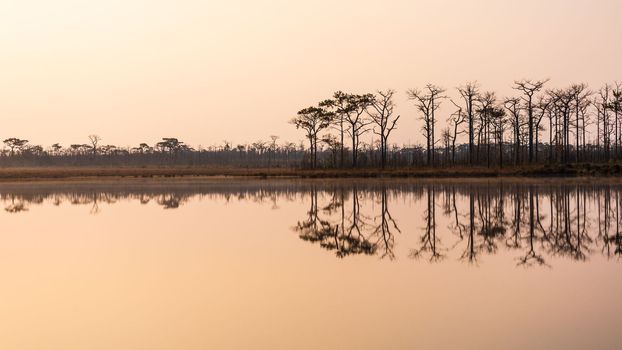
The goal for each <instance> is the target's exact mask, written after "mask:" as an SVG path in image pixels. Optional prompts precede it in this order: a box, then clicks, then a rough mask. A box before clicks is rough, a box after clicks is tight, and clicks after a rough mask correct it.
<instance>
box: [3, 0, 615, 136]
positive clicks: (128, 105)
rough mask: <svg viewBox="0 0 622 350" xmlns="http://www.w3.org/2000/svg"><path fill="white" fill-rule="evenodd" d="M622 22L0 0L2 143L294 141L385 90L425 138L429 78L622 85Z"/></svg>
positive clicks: (600, 4)
mask: <svg viewBox="0 0 622 350" xmlns="http://www.w3.org/2000/svg"><path fill="white" fill-rule="evenodd" d="M621 14H622V1H620V0H591V1H587V0H539V1H536V0H523V1H509V0H506V1H502V0H497V1H492V0H489V1H486V0H469V1H465V0H435V1H430V0H428V1H421V0H408V1H406V0H404V1H401V0H384V1H369V0H314V1H292V0H290V1H277V0H274V1H265V0H264V1H262V0H226V1H225V0H221V1H214V0H206V1H188V0H187V1H180V0H177V1H164V0H159V1H158V0H107V1H84V0H55V1H49V0H40V1H33V0H0V120H2V123H1V124H0V138H2V139H4V138H6V137H13V136H15V137H21V138H27V139H29V140H32V141H33V142H34V143H37V144H43V145H44V146H47V145H49V144H51V143H53V142H57V141H60V142H61V143H63V144H64V145H68V144H70V143H83V142H85V141H86V136H87V135H88V134H91V133H97V134H99V135H100V136H102V137H103V138H104V141H103V142H104V143H112V144H117V145H133V144H136V143H138V142H148V143H153V142H155V141H157V140H158V139H159V138H160V137H178V138H180V139H182V140H184V141H187V142H188V143H190V144H192V145H199V144H202V145H211V144H215V143H221V141H222V140H224V139H227V140H231V141H233V142H236V143H239V142H245V141H251V142H252V141H256V140H258V139H268V137H269V135H273V134H274V135H279V136H281V138H282V139H288V140H291V141H298V140H300V139H302V138H303V134H302V133H301V132H299V131H297V130H295V129H294V128H293V127H292V126H291V125H289V124H287V121H288V120H289V119H290V118H291V117H292V116H294V115H295V113H296V111H298V110H299V109H301V108H303V107H306V106H308V105H312V104H315V103H316V102H317V101H318V100H321V99H324V98H327V97H329V96H330V95H331V94H332V92H333V91H335V90H344V91H349V92H357V93H363V92H370V91H374V90H377V89H386V88H394V89H396V90H397V91H398V93H399V94H398V96H397V101H396V102H397V103H398V107H399V113H401V114H402V119H403V122H402V123H401V124H400V126H399V129H398V130H397V131H396V133H395V138H394V141H396V142H400V143H402V142H409V141H419V140H420V139H421V137H420V136H419V135H420V132H419V130H418V128H419V124H420V123H419V122H417V121H416V112H415V109H414V108H413V107H411V106H410V105H409V103H408V101H407V100H406V96H405V93H404V92H405V90H406V89H408V88H412V87H419V86H423V85H424V84H425V83H426V82H433V83H436V84H439V85H442V86H444V87H447V88H451V89H452V90H453V87H455V86H456V85H459V84H462V83H464V82H465V81H469V80H477V81H479V82H480V83H481V85H482V87H483V88H486V89H493V90H496V91H498V92H499V93H500V94H501V95H503V94H507V93H511V89H510V88H509V87H510V85H511V83H512V81H513V80H514V79H520V78H524V77H528V78H545V77H546V78H551V79H552V80H551V84H550V86H551V87H552V86H562V85H566V84H567V83H570V82H587V83H590V84H591V85H594V86H598V85H600V84H602V83H604V82H612V81H614V80H620V79H622V74H621V73H622V68H621V66H620V62H621V56H622V45H621V44H620V41H621V38H622V26H621V25H620V16H621ZM451 93H452V94H453V91H451ZM441 119H445V116H442V117H441ZM439 134H440V133H439Z"/></svg>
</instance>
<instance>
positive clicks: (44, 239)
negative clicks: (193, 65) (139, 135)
mask: <svg viewBox="0 0 622 350" xmlns="http://www.w3.org/2000/svg"><path fill="white" fill-rule="evenodd" d="M621 194H622V184H621V183H620V182H619V181H617V180H602V181H598V180H596V181H590V182H589V183H588V182H585V181H582V180H576V179H574V180H564V179H546V180H534V179H528V180H510V179H506V180H451V181H450V180H442V181H433V180H405V179H401V180H352V181H348V180H343V181H333V182H330V183H327V182H325V181H304V180H267V181H258V180H257V181H255V180H252V181H251V180H244V181H238V180H207V181H203V180H179V181H138V180H135V181H123V182H117V183H113V182H106V181H99V182H75V183H71V182H50V183H36V184H34V183H31V184H25V183H22V184H3V185H0V205H1V206H2V208H4V210H3V211H2V212H1V213H0V216H1V217H2V222H3V227H4V230H3V232H2V233H0V273H1V274H2V275H3V276H4V283H5V286H6V288H3V289H2V290H1V291H0V311H3V313H4V314H9V313H10V314H11V315H16V316H15V317H12V318H11V319H8V318H0V329H2V331H0V347H1V348H7V349H11V348H20V349H37V348H42V347H43V348H51V349H80V348H90V349H99V348H101V349H109V348H133V349H136V348H149V349H170V348H179V347H182V348H185V349H204V348H232V349H240V348H261V347H269V348H283V349H286V348H308V349H317V348H344V347H347V348H369V349H376V348H395V349H410V348H414V347H422V348H441V349H442V348H472V349H487V348H489V349H498V348H509V349H519V348H521V349H522V348H529V349H550V348H565V349H584V348H599V349H614V348H616V344H617V341H618V340H619V337H617V333H616V331H617V325H618V324H619V322H620V321H621V316H620V314H621V313H620V311H622V310H621V308H620V307H619V306H618V305H617V303H616V302H615V300H616V299H617V298H618V296H619V295H620V293H621V292H622V280H620V279H619V278H617V276H618V275H619V271H620V268H621V265H620V264H621V262H622V260H621V257H622V232H621V227H620V226H621V225H620V223H621V221H622V217H621V213H620V211H621V208H620V205H621V204H622V203H621V199H622V198H621ZM101 329H106V332H105V334H104V333H103V332H100V330H101ZM569 330H573V331H572V332H569ZM33 333H34V334H33Z"/></svg>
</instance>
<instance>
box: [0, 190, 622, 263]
mask: <svg viewBox="0 0 622 350" xmlns="http://www.w3.org/2000/svg"><path fill="white" fill-rule="evenodd" d="M621 192H622V185H620V184H618V183H617V182H615V183H613V182H611V183H608V182H606V181H601V182H592V183H587V182H582V181H580V180H555V181H535V180H524V181H515V180H511V181H508V180H486V181H483V180H478V181H470V182H465V181H463V182H460V181H455V182H454V183H452V182H449V181H440V182H433V181H414V180H412V181H411V180H370V181H358V182H354V181H352V182H350V181H348V182H346V181H335V182H326V181H323V182H319V181H302V180H296V181H257V182H240V183H235V181H233V182H216V183H205V184H201V183H188V184H185V183H174V184H166V185H165V186H164V185H162V184H161V183H157V182H156V183H152V184H141V185H136V186H115V185H94V184H84V185H82V184H71V185H54V186H51V185H36V184H27V185H26V184H25V185H22V186H19V185H4V186H3V187H0V201H2V202H3V206H4V208H5V210H4V213H5V215H15V214H20V213H21V215H30V214H29V213H30V212H32V211H35V209H36V206H38V205H43V204H44V203H48V204H49V205H51V206H63V205H75V206H85V207H86V208H88V211H89V212H91V213H93V214H98V213H100V212H101V211H102V210H105V207H106V206H107V205H114V204H115V203H119V202H122V201H126V202H127V201H135V202H137V203H140V204H141V205H157V206H159V207H160V208H162V209H167V210H180V208H183V207H184V205H185V204H186V203H189V202H191V201H196V200H202V199H206V200H208V201H221V202H222V203H224V204H227V203H229V202H234V201H235V202H249V203H253V204H254V205H255V204H256V205H266V206H268V207H270V208H272V209H274V210H276V211H279V210H281V208H283V207H289V206H290V205H293V204H292V203H304V206H305V207H306V208H305V209H303V212H304V214H302V213H301V215H304V217H302V219H299V220H297V221H295V222H296V224H295V226H293V230H294V231H295V232H296V233H297V234H298V236H299V237H300V239H302V240H303V241H305V242H309V243H311V244H314V245H317V246H320V247H321V248H322V249H325V250H327V251H330V252H331V253H334V254H335V255H336V256H337V257H339V258H345V257H349V256H355V255H359V256H376V257H378V258H382V259H387V260H392V259H396V258H399V257H400V256H404V257H409V258H411V259H413V260H423V261H429V262H441V261H448V260H450V261H451V260H453V261H463V262H465V263H468V264H473V265H477V264H479V263H481V262H482V261H484V260H486V257H488V256H492V255H495V254H504V255H509V256H510V257H511V258H512V259H514V260H515V262H516V264H517V265H518V266H524V267H535V266H551V265H553V263H554V261H555V260H557V259H569V260H573V261H588V260H590V259H591V258H593V257H594V256H595V255H596V254H599V255H600V254H602V256H604V257H605V258H607V259H616V260H620V259H621V258H622V227H621V222H622V205H621V204H622V196H621ZM294 207H295V206H294ZM258 224H261V222H258ZM287 226H290V227H291V223H288V224H287ZM402 230H403V231H404V232H402ZM398 241H399V242H398Z"/></svg>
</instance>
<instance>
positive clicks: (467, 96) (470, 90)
mask: <svg viewBox="0 0 622 350" xmlns="http://www.w3.org/2000/svg"><path fill="white" fill-rule="evenodd" d="M457 89H458V92H459V93H460V96H462V99H463V100H464V104H465V112H466V118H467V121H468V123H469V164H471V165H472V164H473V139H474V137H475V134H474V119H475V108H476V107H475V105H476V103H477V99H478V97H479V86H478V84H477V82H468V83H466V84H465V85H463V86H460V87H458V88H457Z"/></svg>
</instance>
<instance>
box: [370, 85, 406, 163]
mask: <svg viewBox="0 0 622 350" xmlns="http://www.w3.org/2000/svg"><path fill="white" fill-rule="evenodd" d="M394 94H395V90H390V89H389V90H386V91H378V92H377V95H376V96H374V98H373V100H372V101H371V107H372V108H371V109H372V111H371V112H369V116H370V117H371V119H372V121H373V123H374V124H375V126H374V129H373V131H374V133H375V134H376V135H378V136H380V164H381V167H382V168H383V169H384V168H385V166H386V162H387V148H388V147H387V145H388V140H389V135H390V134H391V132H392V131H393V130H395V127H396V124H397V121H398V120H399V119H400V116H399V115H398V116H397V117H395V116H394V115H393V111H394V109H395V103H394V102H393V95H394Z"/></svg>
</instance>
